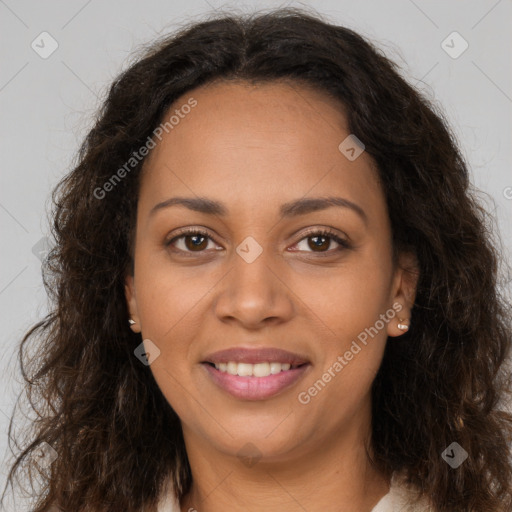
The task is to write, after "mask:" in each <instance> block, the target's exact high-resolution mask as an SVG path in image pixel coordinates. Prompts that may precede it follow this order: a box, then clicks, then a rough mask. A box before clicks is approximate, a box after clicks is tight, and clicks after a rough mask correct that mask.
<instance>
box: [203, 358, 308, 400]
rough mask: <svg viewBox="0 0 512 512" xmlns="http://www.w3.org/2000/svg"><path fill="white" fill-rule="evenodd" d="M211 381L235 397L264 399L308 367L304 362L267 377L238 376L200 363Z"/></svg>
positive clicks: (276, 392) (290, 382)
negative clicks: (296, 366)
mask: <svg viewBox="0 0 512 512" xmlns="http://www.w3.org/2000/svg"><path fill="white" fill-rule="evenodd" d="M202 365H203V367H204V368H205V369H206V371H207V372H208V373H209V375H210V377H211V378H212V380H213V382H214V383H215V384H217V385H218V386H219V387H221V388H222V389H223V390H224V391H227V392H228V393H229V394H230V395H233V396H234V397H236V398H242V399H245V400H265V399H266V398H270V397H272V396H275V395H277V394H279V393H281V392H282V391H284V390H285V389H287V388H289V387H291V386H293V384H295V383H296V382H297V381H298V380H299V379H300V378H301V377H302V376H303V375H304V372H305V371H306V370H307V369H308V368H309V366H310V364H309V363H308V364H304V365H302V366H300V367H298V368H293V369H290V370H285V371H281V372H279V373H276V374H274V375H268V376H267V377H240V376H239V375H231V374H230V373H227V372H221V371H220V370H217V368H215V367H214V366H211V365H209V364H207V363H203V364H202Z"/></svg>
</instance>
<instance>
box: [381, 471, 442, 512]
mask: <svg viewBox="0 0 512 512" xmlns="http://www.w3.org/2000/svg"><path fill="white" fill-rule="evenodd" d="M433 511H434V509H433V507H432V505H431V503H430V502H429V500H428V499H427V498H426V497H424V496H421V495H420V494H419V492H418V491H417V490H415V489H414V488H413V487H412V486H410V485H408V484H407V482H406V481H405V479H404V478H403V477H401V476H399V475H393V478H392V479H391V485H390V489H389V493H388V494H386V495H385V496H383V497H382V498H381V500H380V501H379V502H378V503H377V505H375V507H374V508H373V509H372V512H433Z"/></svg>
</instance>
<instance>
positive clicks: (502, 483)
mask: <svg viewBox="0 0 512 512" xmlns="http://www.w3.org/2000/svg"><path fill="white" fill-rule="evenodd" d="M231 79H236V80H245V81H250V82H253V83H258V82H260V83H263V82H271V81H276V80H288V81H291V82H293V83H297V84H304V85H308V86H312V87H314V88H315V89H317V90H319V91H323V92H324V93H326V94H328V95H329V96H330V97H332V98H333V100H339V101H340V102H341V103H342V104H343V105H344V107H345V108H346V114H347V118H348V122H349V127H350V131H351V133H355V134H357V136H358V138H359V139H361V140H362V141H363V142H364V144H365V149H366V151H367V152H368V153H369V154H370V155H371V156H372V157H373V159H374V160H375V162H376V164H377V166H378V173H379V177H380V181H381V184H382V187H383V191H384V193H385V197H386V200H387V205H388V209H389V215H390V220H391V225H392V235H393V246H394V250H395V252H396V253H398V252H400V251H404V250H407V251H413V252H414V253H415V254H416V255H417V258H418V262H419V267H420V275H419V281H418V289H417V295H416V300H415V304H414V307H413V310H412V319H411V329H410V330H409V332H408V333H406V334H405V335H403V336H401V337H399V338H396V339H394V340H393V342H392V343H388V344H387V347H386V350H385V354H384V359H383V362H382V366H381V368H380V371H379V373H378V375H377V377H376V379H375V381H374V384H373V406H372V407H373V425H372V447H373V454H374V455H373V456H374V461H375V463H376V464H378V466H379V467H380V468H381V470H382V471H383V472H384V473H385V474H388V475H390V474H391V473H392V472H394V471H400V472H403V473H404V474H406V475H407V477H408V479H409V481H410V482H411V483H412V484H413V485H415V486H416V487H417V488H418V489H419V490H420V491H421V492H422V493H423V494H425V495H426V496H428V497H429V498H430V499H431V501H432V503H433V505H434V506H435V510H436V511H437V512H445V511H450V512H453V511H454V510H457V512H469V511H472V512H480V511H482V512H483V511H490V510H492V511H500V512H509V511H510V510H512V488H511V477H512V466H511V460H510V446H509V442H510V439H511V432H512V417H511V415H510V414H509V413H507V412H505V411H504V405H505V402H504V399H505V397H506V393H507V392H508V391H509V389H510V388H509V381H508V378H509V374H507V373H506V372H505V370H504V368H505V365H504V361H505V359H506V356H507V353H508V350H509V347H510V342H511V311H510V306H509V305H508V304H507V302H506V301H505V299H504V297H503V296H502V295H501V293H500V288H499V286H498V275H499V274H498V270H499V264H500V251H499V250H498V248H497V247H498V242H496V239H495V238H494V237H493V235H492V233H491V231H492V230H491V224H492V222H491V218H490V216H489V215H488V214H487V213H486V212H485V210H484V209H483V208H482V206H480V204H479V202H478V200H477V199H476V194H475V191H474V190H473V188H472V186H471V184H470V182H469V177H468V174H469V173H468V167H467V164H466V163H465V161H464V159H463V157H462V155H461V152H460V150H459V149H458V147H457V144H456V141H455V138H454V136H453V135H452V133H451V131H450V129H449V127H448V123H447V121H446V120H445V119H444V117H443V114H442V112H440V111H439V109H438V108H436V107H435V106H434V105H433V104H432V103H431V102H429V100H427V99H426V98H425V97H424V96H423V94H422V93H421V92H419V91H418V90H416V89H415V88H414V87H413V86H411V85H409V84H408V83H407V82H406V81H405V80H404V79H403V78H402V77H401V76H400V74H399V70H398V67H397V65H396V64H394V63H393V62H392V61H390V60H389V59H388V58H386V57H385V56H384V54H383V52H382V51H381V50H379V49H378V48H377V47H375V46H374V45H373V44H372V43H370V42H369V41H367V40H365V39H363V38H362V37H361V36H360V35H358V34H357V33H355V32H354V31H352V30H349V29H347V28H344V27H340V26H337V25H334V24H331V23H329V22H328V21H327V20H325V19H323V18H322V17H321V16H320V15H316V16H315V15H313V14H311V13H309V12H307V11H304V10H303V9H292V8H288V9H279V10H275V11H270V12H266V13H254V14H252V15H229V14H226V15H222V16H218V17H214V18H212V19H208V20H203V21H201V22H199V23H191V24H190V25H188V26H186V27H183V28H182V29H181V30H179V31H178V32H177V33H175V34H172V35H171V36H167V37H165V38H163V39H161V40H160V41H158V42H156V43H154V44H153V45H152V46H151V47H150V48H149V49H146V51H145V53H144V54H143V55H142V56H140V57H139V58H138V60H137V61H136V62H135V63H133V64H132V65H131V66H130V67H129V68H128V69H127V70H126V71H124V72H123V73H122V74H121V75H120V76H119V77H117V78H116V79H115V80H114V82H113V84H112V86H111V87H110V90H109V93H108V97H107V98H106V100H105V101H104V104H103V106H102V108H101V111H100V112H99V114H98V117H97V120H96V122H95V125H94V127H93V128H92V130H91V131H90V132H89V134H88V135H87V137H86V139H85V141H84V142H83V145H82V146H81V148H80V151H79V154H78V158H77V164H76V166H75V167H74V169H72V170H71V171H70V172H69V174H67V175H66V176H65V177H64V178H63V179H62V180H61V182H60V183H59V184H58V186H57V187H56V189H55V190H54V193H53V196H52V198H53V205H54V208H53V212H52V218H53V222H52V234H53V236H54V239H55V240H54V242H55V245H54V248H53V249H52V250H51V252H50V253H49V255H48V258H47V259H46V261H45V265H44V274H43V276H44V283H45V287H46V290H47V292H48V295H49V297H50V299H51V301H52V304H53V308H52V309H51V310H50V313H49V314H48V315H47V316H46V318H45V319H44V320H42V321H40V322H39V323H37V324H36V325H35V326H34V327H33V328H32V329H31V330H30V331H29V332H28V333H27V334H26V335H25V337H24V338H23V341H22V343H21V345H20V352H19V357H20V364H21V368H22V372H23V377H24V379H25V380H26V389H25V392H26V394H27V396H28V399H29V403H30V404H31V406H32V408H33V411H35V413H36V416H37V421H36V420H34V421H33V422H32V424H31V429H30V434H31V438H30V439H29V440H28V441H27V442H26V445H25V447H24V448H22V449H20V453H19V454H18V455H17V457H16V460H15V463H14V464H13V466H12V468H11V471H10V473H9V480H8V482H10V483H11V485H12V483H13V481H14V477H15V475H17V474H18V473H20V472H23V474H26V475H31V476H30V478H31V481H32V475H33V474H34V475H35V476H34V480H37V479H38V481H39V482H40V484H39V485H40V489H39V490H38V494H37V496H36V498H37V499H36V501H37V502H36V503H35V504H34V508H33V512H46V511H48V510H49V509H50V506H51V504H58V505H59V507H60V508H61V509H62V510H64V511H66V512H71V511H72V512H82V511H84V512H85V511H93V512H99V511H107V510H108V511H109V512H116V511H119V512H135V511H140V510H146V511H151V510H154V506H155V504H156V502H157V498H158V495H159V493H160V492H161V490H162V485H163V484H164V482H165V481H167V480H168V479H169V478H170V481H171V482H172V483H173V485H174V488H175V491H176V494H177V496H178V497H179V498H181V496H183V495H184V494H186V493H187V491H188V490H189V488H190V485H191V473H190V467H189V465H188V461H187V455H186V451H185V447H184V442H183V437H182V431H181V426H180V421H179V418H178V417H177V415H176V413H175V412H174V411H173V410H172V408H171V407H170V406H169V404H168V403H167V401H166V400H165V398H164V397H163V395H162V393H161V391H160V390H159V388H158V386H157V384H156V382H155V380H154V378H153V376H152V374H151V371H150V369H149V367H147V366H144V365H142V364H140V361H139V360H138V359H137V358H136V357H135V356H134V349H135V347H137V345H139V344H140V342H141V338H140V335H138V334H134V333H133V332H131V330H130V329H128V328H127V327H128V312H127V306H126V300H125V296H124V279H125V275H126V273H127V272H130V271H132V265H133V251H132V249H133V247H132V241H133V239H132V237H133V232H134V228H135V212H136V208H137V196H138V185H139V183H138V182H139V176H140V172H139V171H140V169H141V167H142V164H143V162H144V158H142V159H141V160H140V162H136V164H135V165H133V167H131V168H130V172H126V175H123V179H120V180H118V181H116V182H115V183H114V184H113V185H112V186H111V187H108V193H105V194H103V192H101V191H105V190H106V188H105V183H107V182H109V180H111V179H112V176H113V175H114V174H115V173H116V171H117V170H118V169H120V168H122V167H123V165H125V164H126V162H127V161H128V160H129V159H130V158H131V157H132V156H133V154H134V152H137V151H138V149H139V148H141V147H142V146H143V145H144V144H145V143H146V141H147V140H148V138H151V137H153V138H154V130H155V128H156V127H157V126H158V125H159V124H160V123H161V121H162V119H163V118H164V116H165V115H166V113H167V111H168V109H169V106H170V105H171V104H172V103H173V102H174V101H175V100H176V99H177V98H179V97H180V96H181V95H183V94H185V93H189V92H190V91H192V90H193V89H194V88H196V87H198V86H200V85H203V84H208V83H211V82H212V81H214V80H231ZM111 183H112V182H111ZM99 191H100V192H99ZM101 196H103V197H101ZM29 341H30V342H31V343H33V344H34V346H33V347H29V345H28V343H29ZM29 348H31V351H30V353H31V355H30V357H29V356H28V355H27V354H28V349H29ZM34 354H35V355H34ZM14 417H15V413H13V419H12V420H11V425H10V428H9V436H10V437H11V436H12V426H13V421H14ZM453 442H457V443H458V444H459V445H460V446H461V447H462V448H463V449H464V450H466V452H467V453H468V458H467V460H466V461H465V462H464V463H463V464H461V465H460V466H459V467H458V468H452V467H451V466H450V465H449V464H447V463H446V462H445V460H443V458H442V457H441V454H442V453H443V451H444V450H445V449H446V448H447V447H448V446H449V445H451V443H453ZM42 447H45V449H46V450H47V451H48V450H49V448H48V447H51V449H52V450H55V452H52V453H56V454H57V458H56V459H55V460H54V461H53V463H52V464H50V465H48V466H47V467H46V469H43V468H41V465H40V464H39V465H38V464H37V461H36V458H34V457H33V455H34V453H36V451H37V450H38V449H39V450H40V449H41V448H42ZM25 471H27V472H26V473H25ZM4 497H5V490H4Z"/></svg>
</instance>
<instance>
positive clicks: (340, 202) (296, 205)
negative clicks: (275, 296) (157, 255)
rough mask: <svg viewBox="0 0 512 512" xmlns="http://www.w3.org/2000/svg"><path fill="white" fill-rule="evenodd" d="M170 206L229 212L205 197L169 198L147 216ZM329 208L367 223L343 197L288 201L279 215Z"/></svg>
mask: <svg viewBox="0 0 512 512" xmlns="http://www.w3.org/2000/svg"><path fill="white" fill-rule="evenodd" d="M171 206H184V207H185V208H188V209H189V210H192V211H195V212H199V213H204V214H207V215H218V216H220V217H225V216H227V215H228V213H229V211H228V209H227V208H226V206H225V205H224V204H222V203H220V202H219V201H215V200H213V199H208V198H206V197H171V198H170V199H166V200H165V201H162V202H161V203H158V204H156V205H155V206H153V208H151V210H150V212H149V216H152V215H154V214H155V213H156V212H157V211H159V210H162V209H164V208H169V207H171ZM331 207H340V208H349V209H351V210H352V211H354V212H355V213H357V214H358V215H359V216H360V217H361V218H362V220H363V221H364V223H365V224H367V223H368V216H367V215H366V213H365V211H364V210H363V209H362V208H361V207H360V206H359V205H357V204H356V203H354V202H352V201H349V200H348V199H345V198H343V197H309V198H302V199H297V200H295V201H290V202H288V203H284V204H282V205H281V207H280V209H279V213H280V215H281V216H282V217H286V218H290V217H296V216H299V215H305V214H307V213H311V212H317V211H320V210H326V209H327V208H331Z"/></svg>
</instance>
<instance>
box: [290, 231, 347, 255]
mask: <svg viewBox="0 0 512 512" xmlns="http://www.w3.org/2000/svg"><path fill="white" fill-rule="evenodd" d="M303 240H307V242H306V243H307V247H308V248H310V249H311V251H307V250H306V251H305V252H316V253H333V252H337V251H340V250H343V249H348V248H349V247H350V246H349V243H348V242H347V241H346V240H343V239H342V238H340V237H339V236H338V235H337V234H336V233H334V232H332V231H329V230H322V231H315V232H312V233H308V234H307V236H306V237H304V238H303V239H302V240H301V241H300V242H299V244H300V243H301V242H302V241H303ZM332 241H334V242H336V243H337V244H338V245H339V246H340V247H337V248H335V249H332V250H329V247H330V245H331V243H332ZM299 244H297V245H299Z"/></svg>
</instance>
